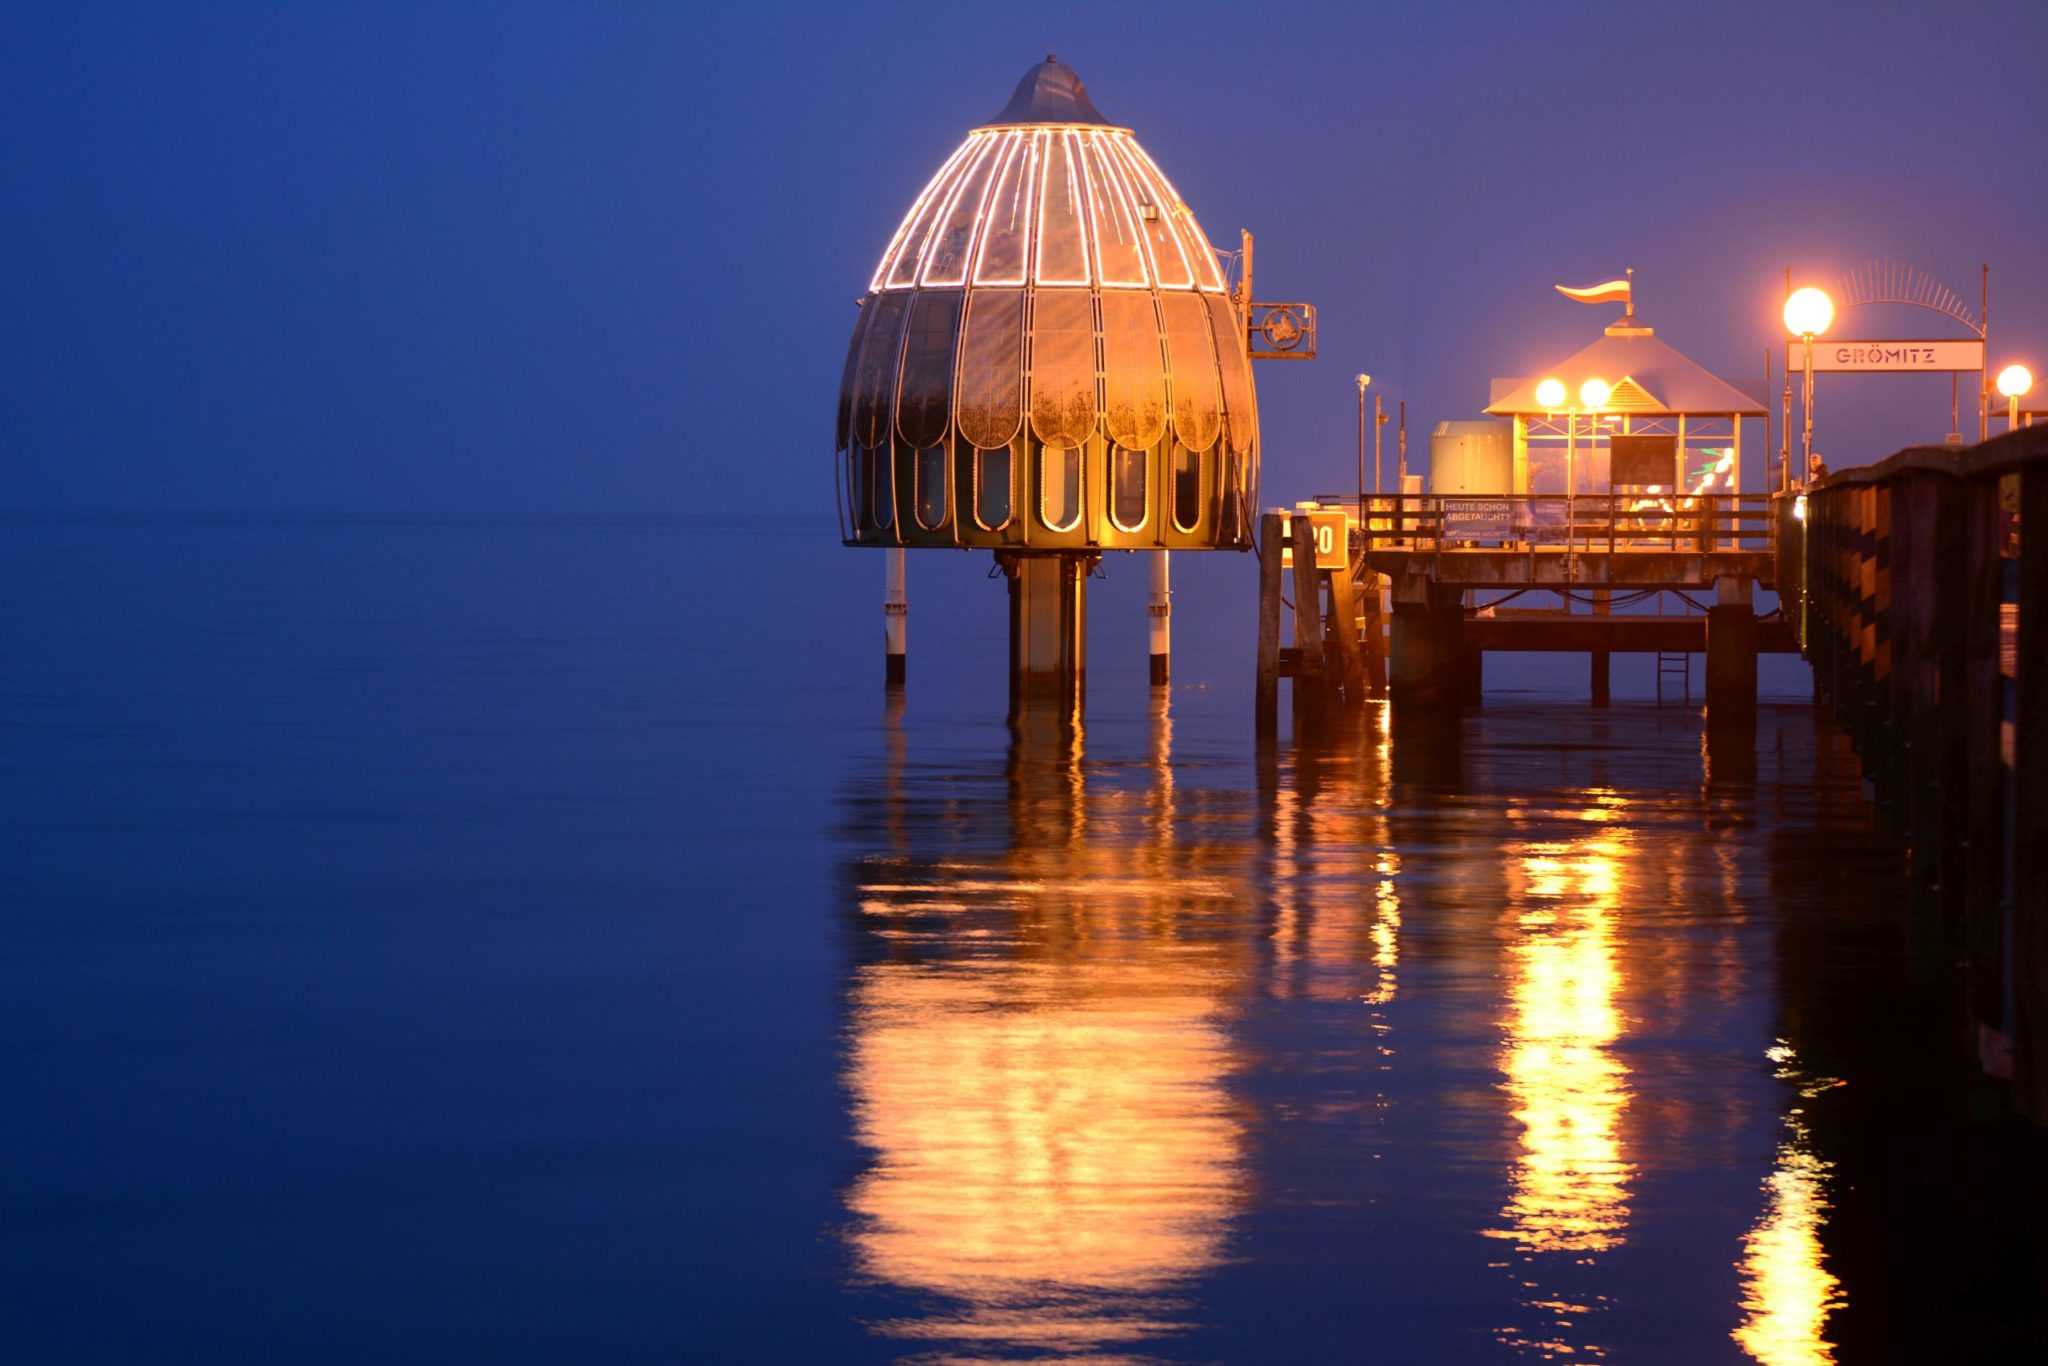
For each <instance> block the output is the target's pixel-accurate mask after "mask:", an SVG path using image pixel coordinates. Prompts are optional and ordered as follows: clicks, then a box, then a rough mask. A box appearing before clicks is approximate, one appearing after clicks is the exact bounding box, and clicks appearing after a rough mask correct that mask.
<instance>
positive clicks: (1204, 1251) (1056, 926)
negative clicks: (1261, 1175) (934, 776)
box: [845, 706, 1245, 1361]
mask: <svg viewBox="0 0 2048 1366" xmlns="http://www.w3.org/2000/svg"><path fill="white" fill-rule="evenodd" d="M1170 751H1171V729H1170V721H1169V720H1168V718H1167V716H1166V713H1165V709H1164V707H1163V706H1162V707H1160V708H1159V709H1157V710H1156V711H1155V714H1154V717H1153V730H1152V735H1151V756H1150V757H1151V759H1152V768H1153V770H1154V771H1153V773H1152V774H1150V775H1148V776H1147V777H1145V778H1143V779H1141V780H1140V781H1139V782H1138V783H1136V784H1131V783H1128V782H1126V783H1124V784H1121V785H1117V784H1103V785H1102V788H1101V790H1099V791H1095V792H1091V791H1090V788H1089V782H1088V775H1087V772H1086V770H1085V769H1084V767H1083V765H1082V764H1081V738H1080V734H1079V732H1078V730H1073V729H1070V728H1066V727H1058V728H1052V729H1049V730H1042V731H1033V730H1029V729H1026V730H1023V731H1020V733H1019V735H1018V737H1017V742H1016V744H1015V746H1014V747H1013V750H1012V754H1011V760H1010V764H1009V767H1008V771H1007V776H1008V784H1007V788H1006V792H1005V797H1004V801H1003V806H1002V811H1001V816H1000V824H999V825H998V830H999V833H1000V836H1001V838H1000V839H998V840H997V841H996V842H995V843H994V845H993V846H992V847H986V848H976V847H974V846H973V844H972V842H971V841H965V840H959V832H958V831H957V830H955V831H951V832H948V838H949V839H952V840H959V843H958V844H956V845H955V847H953V848H951V849H950V850H949V851H948V852H947V853H946V854H945V855H944V856H942V857H936V858H929V859H919V858H917V857H914V856H913V857H905V856H902V855H901V854H900V853H899V854H898V855H897V856H893V857H882V858H877V859H874V860H872V861H870V862H869V863H867V864H865V865H863V867H862V870H861V875H860V876H859V878H858V879H857V881H858V886H857V888H856V904H857V905H858V906H859V907H860V911H861V916H860V919H861V928H862V932H863V933H864V934H866V935H868V936H870V937H871V939H872V941H873V942H877V943H880V944H884V945H887V946H889V952H888V953H887V954H886V955H885V957H884V959H883V961H877V962H869V963H865V964H863V965H861V966H860V967H859V968H858V969H857V970H856V972H855V975H854V979H853V983H852V986H851V989H850V992H849V1030H848V1033H849V1043H848V1060H847V1067H846V1073H845V1077H846V1084H847V1087H848V1090H849V1092H850V1095H851V1100H852V1105H851V1109H852V1116H853V1121H854V1131H855V1137H856V1138H857V1139H858V1141H859V1142H860V1143H861V1144H862V1146H863V1147H865V1148H866V1149H868V1151H869V1153H870V1154H871V1158H870V1161H869V1162H868V1164H867V1166H866V1168H865V1170H864V1171H863V1172H862V1173H861V1174H860V1175H859V1176H858V1177H857V1178H856V1179H855V1181H854V1182H853V1184H852V1186H851V1188H850V1189H849V1191H848V1192H847V1195H846V1207H847V1210H848V1212H849V1214H850V1215H851V1216H852V1218H851V1227H850V1229H849V1231H848V1237H849V1240H850V1243H851V1245H852V1248H853V1252H854V1257H855V1263H856V1266H857V1268H858V1270H859V1272H860V1273H861V1274H862V1275H864V1276H866V1277H869V1278H872V1279H873V1280H875V1281H877V1282H881V1283H886V1284H888V1285H890V1286H893V1287H895V1288H897V1289H899V1290H904V1291H910V1292H913V1293H916V1294H918V1295H920V1296H930V1297H937V1298H938V1299H939V1300H940V1301H941V1302H940V1303H937V1304H931V1305H923V1306H920V1311H919V1312H918V1313H917V1314H916V1315H915V1316H905V1317H898V1318H895V1319H891V1320H889V1321H885V1322H882V1323H879V1324H877V1325H876V1327H877V1329H878V1330H879V1331H881V1332H883V1333H885V1334H888V1335H891V1336H896V1337H899V1338H905V1339H911V1340H920V1341H923V1342H927V1343H930V1344H933V1350H936V1351H943V1352H944V1353H945V1354H946V1355H945V1359H947V1360H958V1359H961V1358H960V1357H959V1356H958V1355H957V1353H958V1352H959V1351H960V1350H962V1349H963V1348H964V1349H966V1350H968V1351H971V1352H975V1353H986V1354H989V1355H1008V1354H1010V1353H1013V1352H1017V1351H1026V1352H1030V1353H1033V1354H1052V1355H1054V1356H1057V1357H1060V1358H1064V1359H1073V1360H1082V1359H1085V1360H1091V1361H1099V1360H1105V1359H1119V1354H1120V1353H1125V1352H1128V1351H1131V1350H1133V1349H1134V1347H1135V1345H1136V1344H1139V1343H1142V1342H1144V1341H1146V1340H1149V1339H1153V1338H1157V1337H1159V1336H1162V1335H1167V1334H1171V1333H1173V1332H1176V1331H1178V1330H1179V1329H1180V1327H1182V1325H1181V1323H1180V1322H1179V1320H1180V1317H1181V1316H1182V1315H1183V1314H1184V1313H1185V1311H1186V1308H1187V1306H1186V1303H1185V1296H1184V1294H1183V1293H1182V1288H1183V1287H1185V1286H1187V1285H1188V1284H1189V1283H1190V1281H1191V1279H1192V1278H1194V1277H1197V1276H1199V1275H1201V1274H1202V1273H1203V1272H1205V1271H1206V1270H1208V1269H1209V1268H1211V1267H1213V1266H1215V1265H1217V1264H1218V1263H1219V1262H1220V1261H1221V1260H1222V1259H1223V1257H1224V1252H1225V1244H1226V1241H1227V1238H1228V1235H1229V1228H1230V1221H1231V1218H1232V1216H1233V1214H1234V1212H1235V1210H1236V1209H1237V1207H1238V1206H1239V1204H1240V1203H1241V1200H1242V1194H1241V1190H1242V1186H1243V1170H1242V1169H1243V1164H1244V1147H1245V1136H1244V1123H1243V1119H1242V1117H1241V1116H1240V1114H1239V1113H1238V1112H1237V1109H1236V1104H1235V1102H1233V1100H1232V1099H1231V1097H1230V1095H1229V1092H1228V1090H1227V1081H1228V1079H1229V1078H1230V1076H1231V1075H1232V1074H1233V1072H1234V1071H1235V1070H1237V1069H1238V1067H1239V1066H1240V1064H1239V1061H1238V1059H1237V1058H1236V1056H1235V1053H1234V1045H1233V1042H1232V1038H1231V1034H1230V1032H1229V1029H1228V1019H1227V1017H1228V1015H1229V1012H1230V1005H1229V996H1230V994H1231V992H1232V990H1233V987H1232V985H1231V984H1232V983H1235V982H1237V981H1239V980H1241V978H1242V977H1243V975H1244V973H1243V962H1242V959H1243V957H1244V954H1245V948H1244V946H1243V945H1242V944H1240V943H1236V942H1233V941H1226V940H1218V939H1214V938H1207V937H1204V936H1202V935H1200V934H1197V933H1194V932H1191V931H1190V930H1189V929H1188V927H1187V924H1186V921H1187V920H1188V919H1190V918H1191V917H1192V918H1197V919H1198V918H1199V916H1200V914H1201V913H1202V912H1203V911H1204V909H1205V908H1209V909H1213V908H1214V907H1216V906H1229V905H1236V904H1241V903H1242V901H1243V899H1244V896H1245V890H1244V888H1245V883H1244V879H1243V876H1242V871H1241V869H1239V868H1237V867H1235V866H1233V865H1232V863H1231V860H1233V859H1241V858H1242V857H1243V851H1242V849H1241V848H1237V847H1234V846H1233V847H1230V848H1225V849H1222V850H1215V849H1209V848H1205V847H1204V846H1203V845H1202V844H1201V843H1200V841H1199V840H1194V841H1190V842H1189V843H1188V844H1186V845H1177V844H1176V842H1175V836H1174V827H1175V824H1176V821H1177V820H1178V818H1179V813H1178V812H1177V810H1176V805H1175V798H1174V793H1173V788H1172V784H1171V778H1170V769H1168V768H1167V763H1168V761H1169V759H1170ZM1092 806H1093V807H1099V808H1101V809H1102V811H1103V813H1104V818H1103V819H1102V820H1101V821H1100V822H1097V821H1096V819H1095V815H1094V813H1093V812H1092V811H1091V807H1092ZM989 814H990V813H988V812H987V811H983V812H982V813H981V817H980V818H981V819H986V818H987V817H988V815H989ZM952 824H953V825H955V826H968V825H971V824H972V819H970V818H968V817H965V816H961V817H958V818H956V820H954V821H953V822H952ZM944 825H945V823H943V822H942V823H941V829H943V827H944ZM1134 832H1135V833H1134ZM960 845H965V846H966V847H960ZM1212 865H1216V866H1212ZM947 1344H950V1346H948V1345H947Z"/></svg>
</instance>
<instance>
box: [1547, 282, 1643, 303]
mask: <svg viewBox="0 0 2048 1366" xmlns="http://www.w3.org/2000/svg"><path fill="white" fill-rule="evenodd" d="M1557 292H1558V293H1560V294H1562V295H1564V297H1565V298H1567V299H1577V300H1578V301H1579V302H1580V303H1582V304H1625V303H1627V302H1629V297H1628V296H1629V282H1628V281H1627V280H1607V281H1604V282H1602V283H1600V284H1597V285H1587V286H1586V287H1585V288H1584V289H1573V288H1572V287H1571V286H1570V285H1559V286H1558V287H1557Z"/></svg>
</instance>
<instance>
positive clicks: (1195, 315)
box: [1159, 293, 1223, 451]
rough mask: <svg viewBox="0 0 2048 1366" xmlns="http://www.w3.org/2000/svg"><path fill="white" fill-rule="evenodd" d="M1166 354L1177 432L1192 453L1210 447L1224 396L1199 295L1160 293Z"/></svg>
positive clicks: (1219, 426)
mask: <svg viewBox="0 0 2048 1366" xmlns="http://www.w3.org/2000/svg"><path fill="white" fill-rule="evenodd" d="M1159 312H1160V316H1161V317H1162V318H1164V319H1165V321H1166V354H1167V356H1168V358H1169V361H1170V363H1171V365H1172V369H1173V430H1174V432H1175V434H1176V435H1178V436H1179V437H1180V444H1181V445H1183V446H1185V447H1187V448H1188V449H1189V450H1191V451H1206V450H1208V449H1209V448H1210V447H1211V446H1213V445H1215V444H1216V438H1217V436H1218V435H1219V434H1220V433H1221V432H1222V430H1223V394H1222V391H1221V389H1220V387H1219V385H1218V383H1217V378H1216V345H1215V343H1214V342H1213V341H1212V340H1210V337H1209V319H1208V316H1207V311H1206V310H1205V309H1204V307H1203V305H1202V296H1201V295H1199V294H1179V293H1176V294H1161V295H1160V296H1159Z"/></svg>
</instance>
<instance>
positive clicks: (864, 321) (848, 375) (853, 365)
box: [833, 299, 875, 451]
mask: <svg viewBox="0 0 2048 1366" xmlns="http://www.w3.org/2000/svg"><path fill="white" fill-rule="evenodd" d="M874 316H875V307H874V300H872V299H869V300H867V301H866V303H865V304H864V305H863V307H862V308H861V310H860V316H859V317H857V318H855V319H854V320H853V339H852V340H851V341H849V342H847V344H846V368H845V369H844V370H841V371H840V372H839V428H838V442H839V444H838V445H836V446H834V447H833V449H834V450H840V451H843V450H845V449H846V440H847V437H848V436H849V435H851V434H852V431H853V390H854V383H853V382H854V378H855V377H856V376H857V375H859V374H860V344H861V341H862V339H863V338H865V337H866V336H867V331H868V324H869V323H870V322H872V321H873V320H874Z"/></svg>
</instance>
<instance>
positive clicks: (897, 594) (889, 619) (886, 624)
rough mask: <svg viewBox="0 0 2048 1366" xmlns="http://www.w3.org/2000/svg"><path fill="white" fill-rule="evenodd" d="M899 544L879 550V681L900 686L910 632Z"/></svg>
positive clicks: (892, 685)
mask: <svg viewBox="0 0 2048 1366" xmlns="http://www.w3.org/2000/svg"><path fill="white" fill-rule="evenodd" d="M903 556H904V551H903V548H902V547H901V546H898V547H897V548H895V549H893V550H885V551H883V552H882V558H883V559H884V560H885V561H887V564H886V565H885V566H884V569H883V576H882V683H883V686H885V687H890V688H900V687H902V686H903V675H904V663H905V653H906V651H907V649H908V640H909V634H910V599H909V596H908V595H907V594H906V592H905V591H904V590H905V583H906V579H907V577H908V576H907V574H906V573H905V571H904V565H903Z"/></svg>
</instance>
